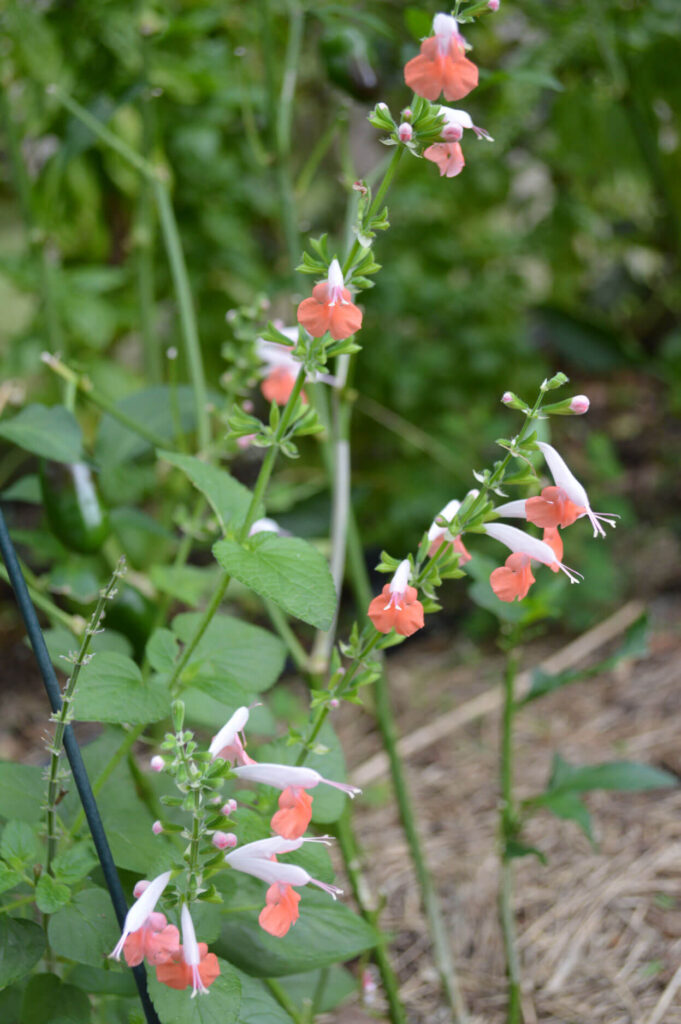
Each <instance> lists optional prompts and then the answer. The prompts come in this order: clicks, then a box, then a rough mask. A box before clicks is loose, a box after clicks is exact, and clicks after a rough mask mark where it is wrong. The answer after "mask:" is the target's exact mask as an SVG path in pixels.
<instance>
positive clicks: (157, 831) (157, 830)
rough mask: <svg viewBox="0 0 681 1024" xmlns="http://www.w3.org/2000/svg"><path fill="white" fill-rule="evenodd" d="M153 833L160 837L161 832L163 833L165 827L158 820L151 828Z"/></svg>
mask: <svg viewBox="0 0 681 1024" xmlns="http://www.w3.org/2000/svg"><path fill="white" fill-rule="evenodd" d="M151 831H152V832H153V833H154V835H155V836H160V834H161V832H162V831H163V825H162V824H161V822H160V821H158V819H157V820H156V821H155V822H154V824H153V825H152V826H151Z"/></svg>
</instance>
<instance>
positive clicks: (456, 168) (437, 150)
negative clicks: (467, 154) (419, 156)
mask: <svg viewBox="0 0 681 1024" xmlns="http://www.w3.org/2000/svg"><path fill="white" fill-rule="evenodd" d="M423 155H424V157H425V158H426V160H430V161H431V162H432V163H434V164H437V166H438V167H439V168H440V177H441V178H455V177H456V176H457V174H461V171H462V170H463V169H464V167H465V166H466V161H465V159H464V155H463V150H462V149H461V146H460V145H459V143H458V142H436V143H435V144H434V145H432V146H428V148H427V149H424V151H423Z"/></svg>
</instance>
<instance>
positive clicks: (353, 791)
mask: <svg viewBox="0 0 681 1024" xmlns="http://www.w3.org/2000/svg"><path fill="white" fill-rule="evenodd" d="M234 774H235V775H237V776H238V777H239V778H240V779H246V780H247V781H249V782H260V783H264V784H265V785H267V786H275V787H276V788H277V789H281V790H282V794H281V796H280V797H279V810H278V811H277V812H276V813H275V814H274V816H273V817H272V821H271V825H272V829H273V830H274V831H275V832H276V833H277V834H278V835H280V836H282V837H283V838H284V839H298V838H300V836H302V834H303V832H304V831H305V829H306V828H307V826H308V825H309V824H310V821H311V820H312V797H311V796H310V794H309V793H308V792H307V790H308V789H314V787H315V786H318V785H319V783H320V782H323V783H325V784H326V785H327V786H333V788H334V789H340V790H341V791H342V792H343V793H347V795H348V796H350V797H353V798H354V797H355V796H357V794H358V793H361V790H360V789H358V788H357V787H356V786H350V785H348V784H347V783H345V782H334V781H333V780H331V779H325V778H324V777H323V776H322V775H320V774H319V772H317V771H315V770H314V768H305V767H302V766H301V767H298V766H295V765H286V764H266V763H259V764H255V763H253V764H250V765H246V766H244V767H240V768H235V769H234Z"/></svg>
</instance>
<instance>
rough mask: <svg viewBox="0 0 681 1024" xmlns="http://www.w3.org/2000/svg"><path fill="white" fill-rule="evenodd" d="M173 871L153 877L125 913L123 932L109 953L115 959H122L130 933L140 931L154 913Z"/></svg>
mask: <svg viewBox="0 0 681 1024" xmlns="http://www.w3.org/2000/svg"><path fill="white" fill-rule="evenodd" d="M171 874H172V872H171V871H164V872H163V874H162V875H157V876H156V878H153V879H152V880H151V881H150V882H149V884H148V885H147V886H146V887H145V889H144V892H143V893H142V895H141V896H140V897H139V899H137V900H135V902H134V903H133V905H132V906H131V907H130V910H129V911H128V913H127V914H126V915H125V922H124V924H123V932H122V934H121V937H120V939H119V940H118V942H117V943H116V945H115V946H114V948H113V950H112V951H111V952H110V953H109V956H110V957H112V958H113V959H114V960H120V958H121V953H122V952H123V946H124V945H125V940H126V939H127V937H128V935H130V934H131V933H132V932H136V931H138V929H140V928H141V927H142V926H143V925H144V922H145V921H146V920H147V918H148V917H149V915H150V914H152V913H153V911H154V907H155V906H156V904H157V903H158V901H159V899H160V897H161V893H162V892H163V890H164V889H165V887H166V886H167V884H168V882H169V881H170V876H171Z"/></svg>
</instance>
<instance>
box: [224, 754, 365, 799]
mask: <svg viewBox="0 0 681 1024" xmlns="http://www.w3.org/2000/svg"><path fill="white" fill-rule="evenodd" d="M234 774H235V775H238V777H239V778H240V779H246V780H247V781H248V782H260V783H264V785H266V786H274V788H275V789H287V788H288V787H289V786H292V787H293V788H295V789H314V787H315V786H318V785H319V783H320V782H324V783H325V784H326V785H327V786H333V788H334V789H340V790H342V792H343V793H347V794H348V796H351V797H355V796H357V794H358V793H361V792H362V790H361V789H357V787H356V786H350V785H348V784H347V783H345V782H334V781H333V780H332V779H325V778H324V776H323V775H320V773H319V772H317V771H315V770H314V768H305V767H297V766H296V765H288V764H269V763H264V762H257V763H255V764H248V765H244V766H243V767H240V768H235V769H234Z"/></svg>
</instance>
